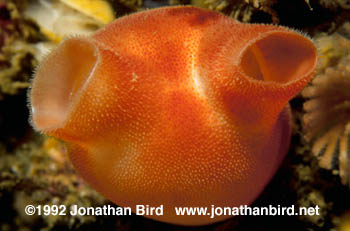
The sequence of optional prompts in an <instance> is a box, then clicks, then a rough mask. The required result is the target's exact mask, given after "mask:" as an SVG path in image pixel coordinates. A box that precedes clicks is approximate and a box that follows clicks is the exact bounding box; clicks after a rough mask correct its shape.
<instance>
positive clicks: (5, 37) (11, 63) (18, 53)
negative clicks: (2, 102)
mask: <svg viewBox="0 0 350 231" xmlns="http://www.w3.org/2000/svg"><path fill="white" fill-rule="evenodd" d="M0 12H1V14H0V98H2V97H3V95H4V94H8V95H14V94H17V93H18V92H20V91H21V90H23V89H26V88H27V87H28V86H29V78H30V76H31V70H32V69H33V68H34V67H35V66H36V65H37V61H36V60H35V58H34V56H35V54H36V51H35V49H34V47H33V46H32V45H31V44H34V43H35V42H37V41H40V40H41V39H43V37H42V36H40V34H39V33H38V31H37V29H36V27H35V25H33V24H31V23H30V22H28V21H26V20H24V18H23V17H22V16H21V15H20V13H19V11H18V10H17V7H16V5H15V4H13V3H7V4H5V3H1V1H0Z"/></svg>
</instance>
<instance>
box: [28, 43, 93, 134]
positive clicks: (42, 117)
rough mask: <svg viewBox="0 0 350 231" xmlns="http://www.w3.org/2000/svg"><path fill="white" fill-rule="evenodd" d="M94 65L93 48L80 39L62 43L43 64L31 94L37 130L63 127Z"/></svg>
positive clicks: (33, 117)
mask: <svg viewBox="0 0 350 231" xmlns="http://www.w3.org/2000/svg"><path fill="white" fill-rule="evenodd" d="M96 63H97V56H96V51H95V46H94V44H93V43H92V42H90V41H88V40H87V39H82V38H72V39H68V40H66V41H64V42H63V43H62V44H60V45H59V46H58V47H57V48H56V50H54V51H53V52H51V53H50V54H49V55H48V56H47V57H46V58H45V59H44V60H43V61H42V63H41V65H40V66H39V68H38V70H37V72H36V74H35V76H34V80H33V87H32V90H31V93H30V101H31V111H32V120H33V124H34V126H35V127H36V128H38V129H39V130H42V131H45V130H53V129H56V128H59V127H60V126H62V124H63V123H64V121H65V120H66V118H67V116H68V114H69V111H70V110H71V107H72V105H73V104H74V101H75V99H76V98H77V97H79V96H80V94H81V92H82V90H83V88H84V85H85V84H86V82H87V81H88V79H89V77H90V76H91V75H92V73H93V71H94V67H95V65H96Z"/></svg>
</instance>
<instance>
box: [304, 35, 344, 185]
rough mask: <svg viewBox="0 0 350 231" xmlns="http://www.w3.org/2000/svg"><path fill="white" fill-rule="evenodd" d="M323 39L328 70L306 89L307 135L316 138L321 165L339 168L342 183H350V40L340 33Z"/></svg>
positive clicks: (323, 57) (323, 59) (322, 52)
mask: <svg viewBox="0 0 350 231" xmlns="http://www.w3.org/2000/svg"><path fill="white" fill-rule="evenodd" d="M319 41H320V42H321V44H323V46H321V50H320V58H321V61H320V69H321V70H322V68H323V69H324V70H322V71H320V72H319V74H318V75H316V76H315V77H314V79H313V81H312V84H311V85H310V86H308V87H307V88H305V89H304V91H303V93H302V94H303V96H304V97H305V98H308V100H307V101H306V102H305V104H304V109H305V111H306V114H305V115H304V127H305V132H306V134H305V138H306V139H307V140H308V141H311V140H313V141H314V142H313V148H312V152H313V153H314V155H315V156H317V158H318V159H319V165H320V167H322V168H326V169H336V170H339V175H340V177H341V181H342V183H343V184H345V185H348V186H349V187H350V90H349V89H350V66H349V63H350V55H349V54H347V52H349V51H350V41H349V40H347V39H346V38H344V37H341V36H340V35H338V34H335V35H333V36H332V37H325V38H320V39H319ZM332 42H334V44H335V45H331V44H332ZM327 44H328V45H329V46H325V45H327ZM333 47H334V48H333ZM344 50H345V53H344V56H343V57H341V53H342V52H344ZM340 57H341V58H340Z"/></svg>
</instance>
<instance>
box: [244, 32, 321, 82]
mask: <svg viewBox="0 0 350 231" xmlns="http://www.w3.org/2000/svg"><path fill="white" fill-rule="evenodd" d="M315 56H316V54H315V49H314V46H313V45H312V42H311V41H310V40H309V39H307V38H305V37H303V36H301V35H298V34H294V33H293V34H292V33H288V32H272V33H270V34H268V35H267V36H265V37H263V38H261V39H257V40H256V42H254V43H253V44H251V45H250V46H248V47H247V48H246V50H245V52H244V53H243V56H242V60H241V65H242V68H243V71H244V72H245V73H246V75H247V76H248V77H251V78H253V79H256V80H262V81H268V82H277V83H282V84H284V83H288V82H291V81H294V80H297V79H298V78H301V77H304V76H305V75H307V74H309V72H310V70H312V69H313V66H314V65H315Z"/></svg>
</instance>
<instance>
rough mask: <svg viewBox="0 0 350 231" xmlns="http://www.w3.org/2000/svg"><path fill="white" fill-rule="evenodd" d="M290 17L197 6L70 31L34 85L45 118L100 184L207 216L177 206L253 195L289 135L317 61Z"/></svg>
mask: <svg viewBox="0 0 350 231" xmlns="http://www.w3.org/2000/svg"><path fill="white" fill-rule="evenodd" d="M316 59H317V58H316V50H315V47H314V46H313V44H312V42H311V41H310V40H309V39H307V38H305V37H304V36H302V35H300V34H298V33H296V32H294V31H291V30H289V29H287V28H283V27H278V26H272V25H254V24H251V25H250V24H242V23H238V22H237V21H234V20H233V19H231V18H228V17H226V16H224V15H221V14H218V13H215V12H212V11H208V10H204V9H199V8H195V7H167V8H160V9H155V10H149V11H144V12H141V13H137V14H132V15H130V16H126V17H122V18H119V19H117V20H116V21H114V22H113V23H111V24H110V25H108V26H107V27H106V28H104V29H102V30H99V31H98V32H96V33H95V34H94V35H93V36H91V37H76V38H70V39H67V40H65V41H64V42H63V43H62V44H60V45H59V47H58V48H56V49H55V50H54V51H53V52H52V53H50V54H49V55H48V56H47V58H46V59H45V60H44V61H43V62H42V64H41V65H40V67H39V68H38V70H37V72H36V75H35V78H34V80H33V87H32V90H31V93H30V101H31V111H32V122H33V125H34V127H35V128H37V129H38V130H40V131H42V132H44V133H46V134H48V135H52V136H55V137H58V138H60V139H62V140H64V141H66V143H67V146H68V149H69V153H70V158H71V160H72V162H73V164H74V166H75V168H76V169H77V170H78V172H79V173H80V174H81V175H82V177H83V178H84V179H85V180H86V181H87V182H88V183H90V184H91V185H92V186H93V187H94V188H95V189H96V190H98V191H99V192H101V193H102V194H103V195H105V196H106V197H107V198H109V199H110V200H112V201H113V202H115V203H116V204H118V205H120V206H130V207H131V208H132V209H134V208H135V205H137V204H142V205H150V206H159V205H164V215H163V216H150V217H151V218H153V219H156V220H160V221H165V222H170V223H175V224H182V225H204V224H210V223H213V222H217V221H220V220H223V219H226V218H227V217H229V215H226V216H216V217H215V218H214V219H211V218H209V216H176V215H175V210H174V207H175V206H178V207H179V206H208V207H209V208H211V205H215V206H222V207H227V206H230V207H233V206H239V205H246V204H250V203H251V202H252V201H253V200H254V199H255V198H256V197H257V196H258V195H259V193H260V192H261V191H262V190H263V188H264V187H265V185H266V184H267V183H268V181H269V180H270V179H271V177H272V176H273V174H274V173H275V171H276V169H277V168H278V166H279V164H280V162H281V160H282V159H283V157H284V155H285V154H286V152H287V150H288V146H289V140H290V112H289V109H288V101H289V100H290V99H291V98H292V97H294V96H295V95H296V94H297V93H298V92H299V91H300V90H301V89H302V88H303V87H304V86H305V85H306V84H307V82H308V81H309V79H310V78H311V75H312V73H313V71H314V68H315V64H316Z"/></svg>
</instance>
